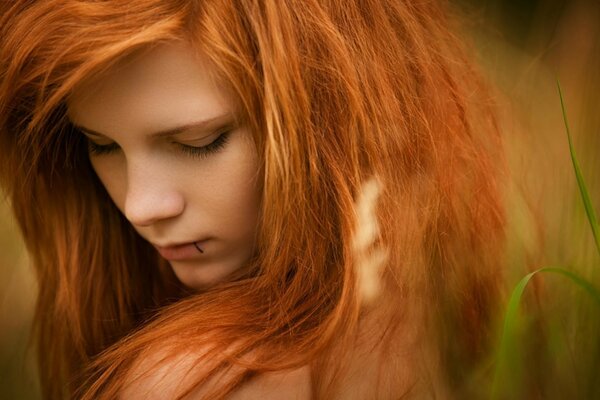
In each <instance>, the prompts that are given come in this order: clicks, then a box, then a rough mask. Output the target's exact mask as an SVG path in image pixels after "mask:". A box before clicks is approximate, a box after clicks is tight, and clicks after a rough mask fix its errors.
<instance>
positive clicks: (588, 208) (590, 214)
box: [556, 80, 600, 254]
mask: <svg viewBox="0 0 600 400" xmlns="http://www.w3.org/2000/svg"><path fill="white" fill-rule="evenodd" d="M556 84H557V86H558V95H559V96H560V106H561V108H562V114H563V119H564V121H565V128H566V130H567V138H568V139H569V152H570V153H571V160H572V161H573V168H574V169H575V176H576V177H577V185H578V186H579V192H580V193H581V198H582V199H583V204H584V206H585V212H586V214H587V218H588V221H589V222H590V226H591V227H592V233H593V235H594V240H595V241H596V249H597V250H598V254H600V228H598V219H597V218H596V213H595V212H594V207H593V206H592V202H591V200H590V196H589V194H588V191H587V188H586V186H585V181H584V179H583V174H582V173H581V169H580V168H579V163H578V162H577V157H576V156H575V149H574V147H573V140H572V139H571V132H570V130H569V123H568V121H567V112H566V110H565V102H564V99H563V95H562V90H561V88H560V82H558V80H557V81H556Z"/></svg>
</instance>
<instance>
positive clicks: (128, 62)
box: [67, 42, 232, 134]
mask: <svg viewBox="0 0 600 400" xmlns="http://www.w3.org/2000/svg"><path fill="white" fill-rule="evenodd" d="M67 106H68V114H69V118H70V119H71V120H72V121H74V122H76V123H78V124H81V125H83V126H86V127H89V128H91V129H94V130H97V131H99V132H105V133H107V134H110V133H113V132H116V131H126V132H146V131H149V132H156V131H160V130H163V129H168V128H170V127H172V126H174V125H181V124H185V123H189V122H193V121H195V120H197V119H198V118H202V117H210V116H213V115H216V114H220V113H223V112H225V111H231V109H232V104H231V96H230V95H229V93H228V91H227V90H226V87H225V85H223V84H221V83H220V82H219V81H218V80H217V79H216V74H215V71H214V69H213V68H212V67H211V65H210V64H209V63H208V62H207V60H206V59H204V58H202V57H201V56H199V55H198V54H197V53H196V52H194V51H193V49H192V48H191V47H190V46H189V45H187V44H185V43H182V42H171V43H162V44H159V45H155V46H153V47H150V48H146V49H143V50H139V51H137V52H135V53H133V54H130V55H128V56H127V57H124V58H123V59H120V60H119V61H118V62H116V63H115V64H114V65H112V66H111V67H110V68H108V69H107V70H106V71H104V72H102V73H101V74H99V75H98V76H95V77H92V78H90V79H88V80H87V81H84V82H82V83H81V84H80V85H78V86H77V87H76V88H75V90H73V92H72V93H71V95H70V97H69V99H68V101H67Z"/></svg>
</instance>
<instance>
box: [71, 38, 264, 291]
mask: <svg viewBox="0 0 600 400" xmlns="http://www.w3.org/2000/svg"><path fill="white" fill-rule="evenodd" d="M211 76H212V75H211V69H210V67H209V65H208V64H207V63H206V62H204V61H203V60H202V59H201V58H199V57H198V56H196V55H194V53H193V51H192V49H191V48H190V47H187V45H184V44H174V43H170V44H161V45H159V46H157V47H153V48H151V49H147V50H145V51H143V52H140V53H136V54H135V55H133V56H130V57H128V58H126V59H124V60H122V61H120V62H118V63H117V64H116V65H114V66H111V68H110V69H109V70H108V71H107V72H105V73H102V74H101V75H100V76H98V77H96V78H94V79H93V80H90V81H88V82H84V83H83V84H82V85H80V86H78V88H77V89H76V90H75V91H74V92H73V93H72V96H71V97H70V99H69V102H68V114H69V118H70V120H71V121H72V123H73V124H74V125H75V126H76V127H78V128H79V129H80V130H81V132H82V134H84V135H85V136H86V137H87V139H88V143H89V157H90V160H91V163H92V166H93V168H94V170H95V171H96V173H97V175H98V177H99V178H100V180H101V181H102V183H103V185H104V186H105V188H106V190H107V191H108V193H109V195H110V197H111V198H112V199H113V201H114V203H115V204H116V206H117V207H118V208H119V210H121V212H122V213H123V214H124V215H125V217H126V218H127V219H128V220H129V221H130V222H131V224H132V225H133V227H134V228H135V229H136V231H137V232H138V233H139V234H140V235H141V236H142V237H143V238H144V239H146V240H147V241H148V242H150V243H152V244H153V245H154V246H155V247H156V248H157V249H158V251H159V252H160V253H161V255H162V256H163V257H164V258H166V259H167V260H168V261H169V263H170V265H171V266H172V268H173V271H174V272H175V274H176V275H177V277H178V278H179V280H180V281H181V282H182V283H183V284H184V285H186V286H187V287H190V288H193V289H202V288H206V287H209V286H210V285H212V284H214V283H217V282H219V281H222V280H224V279H225V278H226V277H227V275H229V274H231V273H232V272H234V271H236V270H238V269H239V268H240V267H242V266H243V265H244V263H246V262H247V261H248V260H249V259H250V258H251V257H252V255H253V252H254V249H255V236H256V230H257V222H258V212H259V203H260V185H259V179H258V178H259V177H258V171H259V164H258V158H257V154H256V148H255V146H254V142H253V140H252V137H251V133H250V131H249V130H248V128H247V127H246V126H241V125H238V124H236V120H235V117H236V108H235V104H234V101H232V98H231V96H229V93H228V91H227V90H226V89H225V87H224V86H223V85H220V84H219V83H218V82H217V81H216V80H214V79H211Z"/></svg>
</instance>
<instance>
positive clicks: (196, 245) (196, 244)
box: [194, 242, 204, 254]
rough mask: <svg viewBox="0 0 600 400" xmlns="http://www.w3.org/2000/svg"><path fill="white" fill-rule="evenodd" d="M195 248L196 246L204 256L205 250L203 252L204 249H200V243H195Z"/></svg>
mask: <svg viewBox="0 0 600 400" xmlns="http://www.w3.org/2000/svg"><path fill="white" fill-rule="evenodd" d="M194 246H195V247H196V248H197V249H198V251H199V252H200V253H203V254H204V250H202V249H201V248H200V246H198V243H196V242H194Z"/></svg>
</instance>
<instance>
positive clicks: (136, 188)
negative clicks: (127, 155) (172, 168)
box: [124, 165, 185, 226]
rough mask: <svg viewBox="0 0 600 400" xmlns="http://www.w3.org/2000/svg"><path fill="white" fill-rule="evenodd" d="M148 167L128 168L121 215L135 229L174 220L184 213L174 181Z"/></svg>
mask: <svg viewBox="0 0 600 400" xmlns="http://www.w3.org/2000/svg"><path fill="white" fill-rule="evenodd" d="M148 167H149V166H146V165H134V166H131V168H128V177H127V193H126V196H125V204H124V213H125V217H126V218H127V219H128V220H129V222H131V223H132V224H133V225H136V226H149V225H152V224H154V223H156V222H159V221H161V220H166V219H170V218H174V217H177V216H178V215H180V214H182V213H183V210H184V209H185V201H184V197H183V194H182V193H181V191H179V190H178V188H177V187H176V186H175V184H174V183H173V180H172V179H170V177H169V176H165V174H164V172H166V171H164V170H163V171H157V169H155V168H148ZM161 172H163V173H162V174H161Z"/></svg>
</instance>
